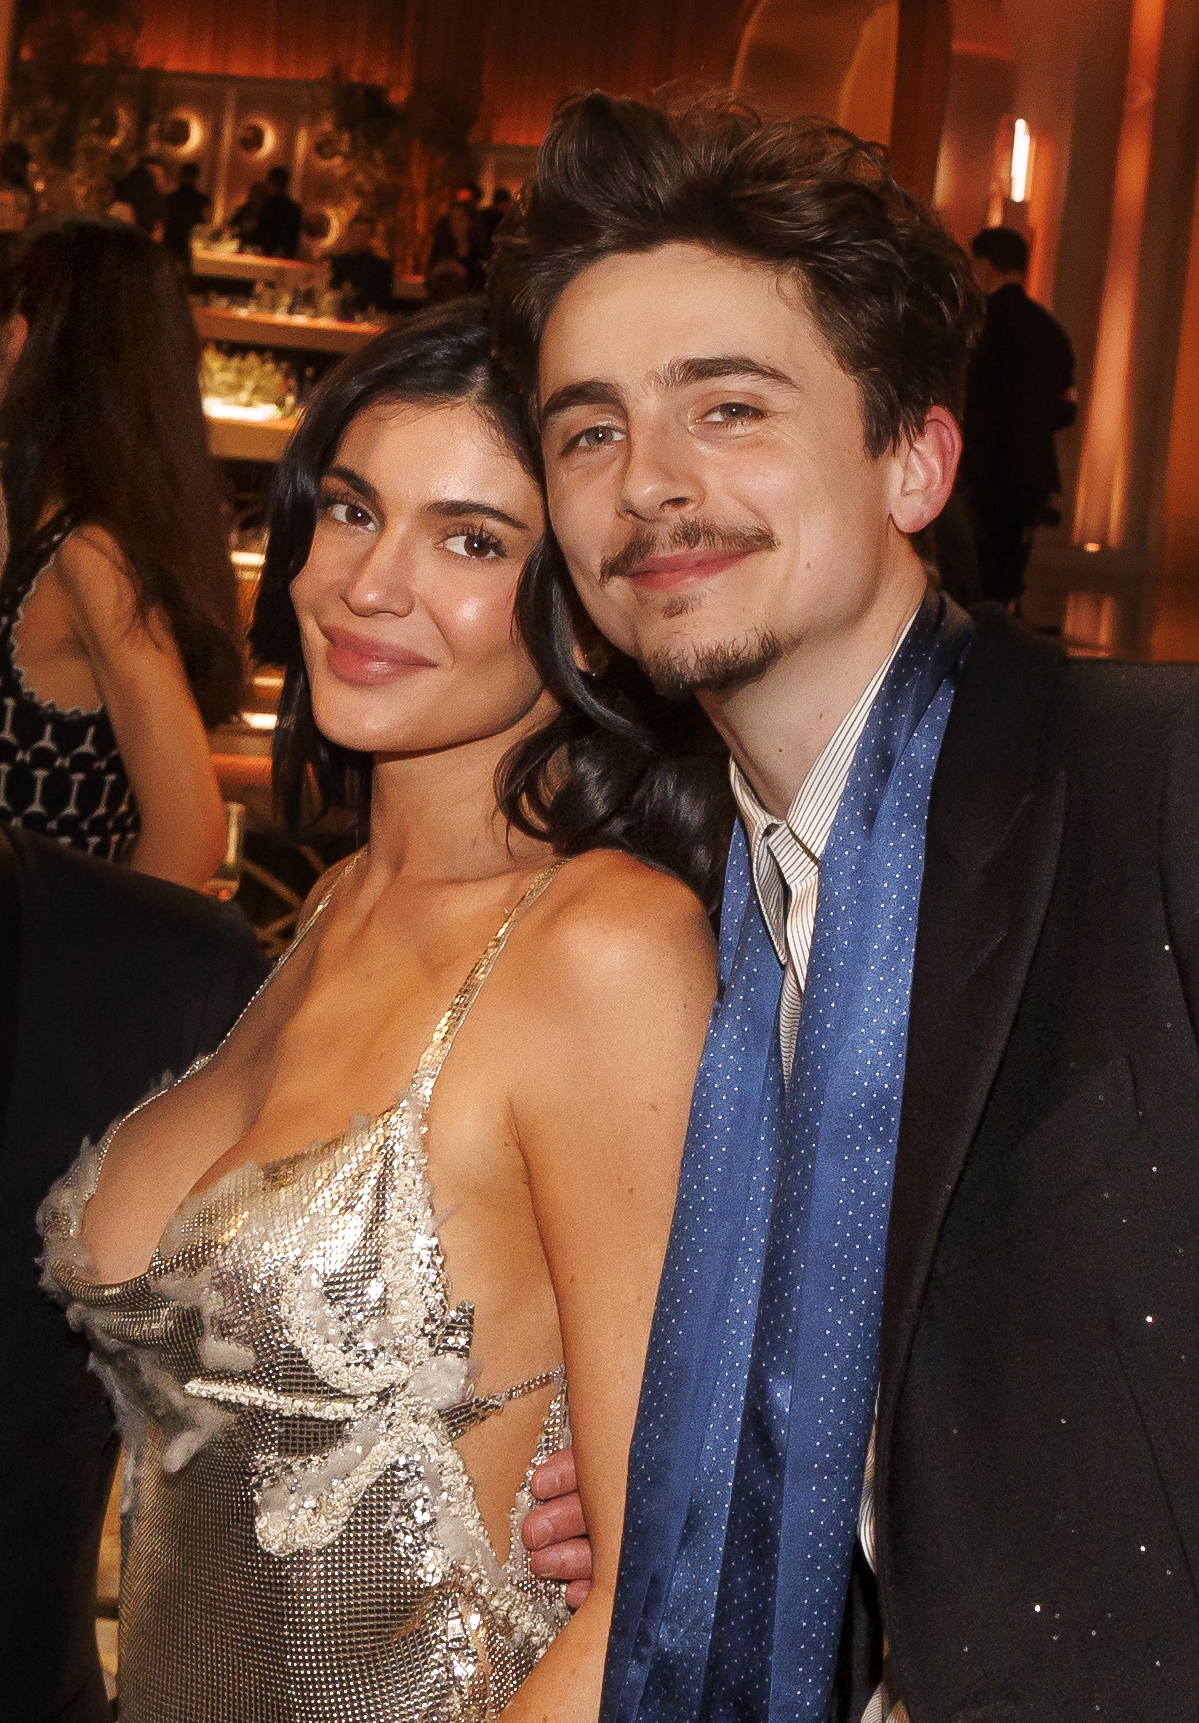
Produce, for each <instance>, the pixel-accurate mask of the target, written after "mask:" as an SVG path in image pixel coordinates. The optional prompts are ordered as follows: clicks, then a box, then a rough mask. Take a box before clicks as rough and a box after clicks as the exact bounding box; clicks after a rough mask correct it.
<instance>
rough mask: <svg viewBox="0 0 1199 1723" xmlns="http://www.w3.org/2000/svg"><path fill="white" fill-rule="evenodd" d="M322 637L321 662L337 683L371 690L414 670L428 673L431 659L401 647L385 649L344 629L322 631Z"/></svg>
mask: <svg viewBox="0 0 1199 1723" xmlns="http://www.w3.org/2000/svg"><path fill="white" fill-rule="evenodd" d="M321 633H322V634H323V635H324V637H325V641H326V643H327V644H326V651H325V659H326V662H327V663H328V666H329V668H330V670H331V671H332V672H333V674H334V676H336V677H337V678H338V680H339V681H341V682H352V683H354V684H356V685H357V686H358V687H362V688H373V687H377V686H378V685H379V684H380V683H384V682H394V681H395V680H396V679H397V678H398V677H401V676H408V675H411V673H412V672H413V671H414V670H431V669H433V661H432V659H431V658H422V657H421V655H420V653H419V652H410V651H409V650H408V649H407V648H406V647H404V646H387V645H385V644H384V643H383V642H382V641H379V640H371V639H370V638H369V637H368V636H367V635H364V634H350V633H348V632H347V631H346V630H345V629H344V628H322V629H321Z"/></svg>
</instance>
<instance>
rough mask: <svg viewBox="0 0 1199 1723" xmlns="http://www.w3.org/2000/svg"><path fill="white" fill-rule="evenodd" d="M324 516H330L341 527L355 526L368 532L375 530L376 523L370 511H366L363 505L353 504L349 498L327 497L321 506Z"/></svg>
mask: <svg viewBox="0 0 1199 1723" xmlns="http://www.w3.org/2000/svg"><path fill="white" fill-rule="evenodd" d="M321 512H322V514H325V515H328V517H329V519H330V520H335V521H336V522H337V523H338V525H339V526H355V527H361V528H365V529H366V531H368V532H373V531H374V530H375V522H374V519H373V517H372V516H371V513H370V511H369V509H364V508H363V506H362V504H361V503H356V502H351V501H350V500H349V498H347V497H326V499H325V501H324V503H323V504H322V505H321Z"/></svg>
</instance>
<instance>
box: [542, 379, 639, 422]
mask: <svg viewBox="0 0 1199 1723" xmlns="http://www.w3.org/2000/svg"><path fill="white" fill-rule="evenodd" d="M620 405H621V400H620V395H619V394H618V393H617V390H616V388H615V387H614V385H613V384H611V383H604V382H601V381H600V379H599V378H598V377H591V378H588V379H587V381H586V382H584V383H566V384H564V385H563V387H562V388H561V389H555V390H554V393H553V394H552V395H551V396H550V398H549V400H548V401H547V402H546V403H545V406H544V407H542V409H541V422H542V424H543V425H544V424H545V423H546V422H547V420H549V419H552V418H553V417H554V416H555V415H556V414H558V413H568V412H569V411H570V409H571V408H572V407H616V408H619V407H620Z"/></svg>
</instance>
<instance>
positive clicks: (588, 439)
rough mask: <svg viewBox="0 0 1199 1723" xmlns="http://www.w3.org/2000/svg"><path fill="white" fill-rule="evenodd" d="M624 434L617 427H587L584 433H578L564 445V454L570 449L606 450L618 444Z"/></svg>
mask: <svg viewBox="0 0 1199 1723" xmlns="http://www.w3.org/2000/svg"><path fill="white" fill-rule="evenodd" d="M623 436H624V432H623V431H621V430H620V428H619V426H617V425H588V427H587V429H586V430H585V431H580V432H579V434H578V435H577V436H575V437H572V438H571V439H570V441H569V442H568V443H567V445H566V449H565V451H564V452H565V453H567V454H569V453H570V452H571V450H572V449H606V448H609V447H611V445H612V444H613V443H619V442H620V441H621V440H622V438H623Z"/></svg>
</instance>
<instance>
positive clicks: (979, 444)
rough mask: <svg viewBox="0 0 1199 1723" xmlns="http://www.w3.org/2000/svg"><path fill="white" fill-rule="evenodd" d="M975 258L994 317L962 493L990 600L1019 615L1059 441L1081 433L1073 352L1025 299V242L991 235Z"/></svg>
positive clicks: (986, 232)
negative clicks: (1071, 430)
mask: <svg viewBox="0 0 1199 1723" xmlns="http://www.w3.org/2000/svg"><path fill="white" fill-rule="evenodd" d="M970 250H971V253H972V254H973V257H974V274H975V277H976V279H977V281H978V285H979V287H980V288H981V289H982V291H983V293H984V294H985V295H986V300H987V316H986V322H985V324H984V325H983V332H982V336H981V338H980V340H979V343H978V346H977V347H976V348H975V350H974V354H973V356H972V358H971V361H970V371H969V375H968V379H967V385H966V414H965V419H964V421H963V424H962V459H961V463H960V465H959V467H958V480H957V487H956V492H957V494H958V495H959V496H962V495H964V497H965V499H966V502H967V504H968V505H969V508H970V509H971V511H972V514H973V519H974V530H975V545H976V549H977V552H978V563H979V569H980V572H981V580H982V596H983V597H984V598H993V599H997V600H998V602H999V603H1000V604H1013V603H1015V604H1017V605H1018V603H1019V599H1020V594H1021V592H1022V591H1023V589H1024V571H1025V569H1026V568H1027V566H1028V558H1029V554H1030V552H1031V550H1032V536H1033V529H1034V528H1035V527H1036V525H1037V524H1038V522H1040V521H1042V520H1045V519H1046V518H1047V514H1046V511H1047V510H1049V507H1050V499H1051V497H1056V496H1058V495H1059V494H1060V492H1061V488H1062V478H1061V471H1060V468H1059V467H1058V460H1057V450H1056V448H1055V446H1054V441H1053V439H1054V434H1055V432H1057V431H1060V430H1064V429H1065V428H1066V427H1067V426H1069V425H1072V424H1073V423H1074V415H1075V405H1074V399H1073V389H1074V349H1073V347H1072V346H1071V344H1070V338H1069V336H1068V335H1067V334H1066V331H1065V330H1064V329H1063V328H1062V326H1061V324H1060V323H1059V322H1058V321H1057V319H1056V318H1055V317H1052V316H1051V315H1050V314H1049V312H1048V311H1046V310H1045V308H1044V306H1042V305H1038V304H1037V303H1036V301H1035V300H1033V299H1030V298H1029V297H1028V295H1027V293H1026V292H1025V291H1024V277H1025V276H1026V275H1027V273H1028V242H1027V240H1026V239H1025V238H1024V236H1023V235H1022V234H1019V233H1017V232H1015V230H1014V229H1012V228H1008V227H988V228H984V229H983V231H982V232H981V233H978V234H975V236H974V238H973V239H972V240H971V242H970ZM1048 518H1049V519H1051V520H1052V519H1053V515H1052V513H1050V515H1049V517H1048ZM1057 518H1060V515H1059V516H1058V517H1057Z"/></svg>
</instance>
